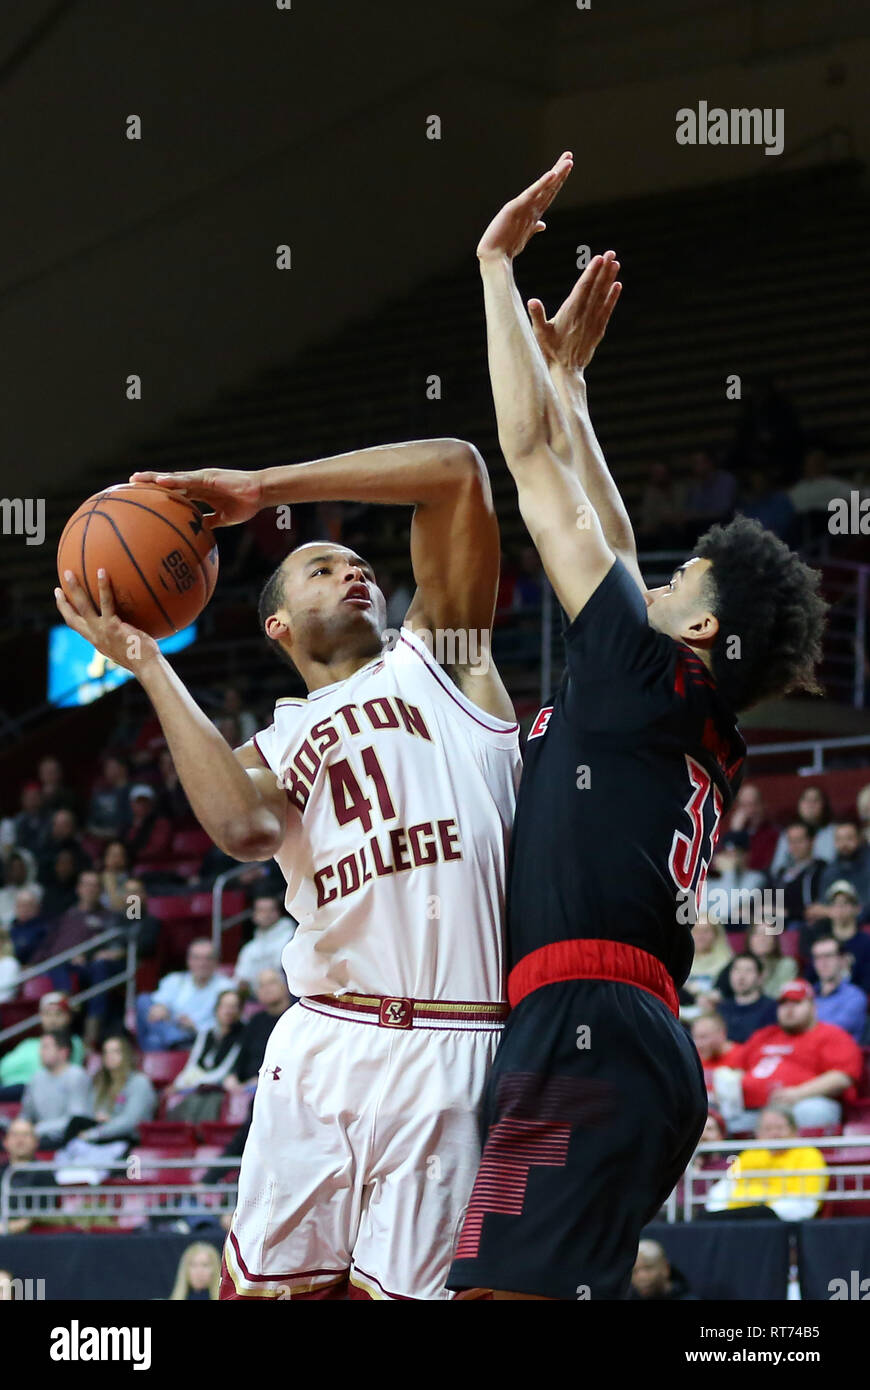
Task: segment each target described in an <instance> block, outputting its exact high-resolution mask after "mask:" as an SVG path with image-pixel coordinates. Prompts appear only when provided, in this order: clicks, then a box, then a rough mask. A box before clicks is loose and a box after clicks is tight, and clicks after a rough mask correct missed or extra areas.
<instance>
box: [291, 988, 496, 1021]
mask: <svg viewBox="0 0 870 1390" xmlns="http://www.w3.org/2000/svg"><path fill="white" fill-rule="evenodd" d="M299 1002H300V1004H308V1003H309V1002H310V1003H312V1004H328V1005H329V1006H330V1007H331V1008H334V1009H341V1010H347V1011H348V1012H350V1013H355V1014H365V1015H366V1016H367V1018H366V1020H362V1019H360V1020H359V1022H363V1021H368V1019H369V1018H370V1019H371V1022H372V1023H377V1024H379V1025H380V1026H381V1027H382V1028H410V1027H411V1024H412V1022H414V1021H415V1020H417V1019H418V1018H419V1019H423V1018H432V1019H440V1020H442V1021H445V1022H448V1023H488V1024H490V1025H494V1024H500V1023H504V1021H505V1019H506V1018H507V1016H508V1014H509V1013H510V1009H509V1008H508V1005H507V1004H501V1003H498V1002H496V1001H493V1002H492V1003H484V1002H481V1001H480V1000H476V999H408V998H400V997H398V996H396V995H359V994H308V995H305V997H304V998H302V999H300V1001H299ZM390 1005H397V1006H399V1007H398V1008H395V1009H392V1010H390V1008H389V1006H390ZM417 1026H418V1027H419V1026H421V1025H419V1024H418V1025H417ZM422 1026H425V1025H422Z"/></svg>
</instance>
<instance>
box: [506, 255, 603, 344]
mask: <svg viewBox="0 0 870 1390" xmlns="http://www.w3.org/2000/svg"><path fill="white" fill-rule="evenodd" d="M618 272H619V261H618V260H617V259H616V252H615V251H605V253H604V255H603V256H593V257H592V260H591V261H590V262H589V264H588V265H587V267H586V269H585V270H584V272H583V274H582V275H581V276H580V279H579V280H578V281H577V283H576V285H575V286H574V288H573V290H572V291H571V293H570V294H569V295H568V298H567V299H566V300H565V302H564V304H562V305H560V307H559V308H558V309H557V310H556V313H555V314H554V315H553V317H552V318H551V319H548V318H547V315H546V311H545V309H544V306H543V304H542V303H541V301H540V299H530V300H529V304H528V309H529V317H530V318H531V321H532V329H533V331H534V334H535V337H536V339H537V341H538V346H539V347H540V349H541V351H542V353H543V354H544V357H545V358H546V360H547V362H548V363H554V364H556V365H558V366H560V367H565V368H566V369H568V370H569V371H582V370H583V368H584V367H588V365H589V363H590V362H591V361H592V358H593V355H594V353H595V349H596V348H597V346H598V344H599V343H600V342H601V339H602V338H603V337H604V333H605V330H606V328H607V325H608V323H609V322H610V315H611V314H612V313H613V310H614V308H615V307H616V301H617V300H618V298H619V296H620V293H621V292H622V285H621V284H620V282H619V281H618V280H617V278H616V276H617V274H618Z"/></svg>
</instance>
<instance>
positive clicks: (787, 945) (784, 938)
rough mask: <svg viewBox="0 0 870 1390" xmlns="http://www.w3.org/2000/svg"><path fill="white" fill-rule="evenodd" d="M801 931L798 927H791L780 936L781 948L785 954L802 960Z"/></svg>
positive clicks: (793, 958)
mask: <svg viewBox="0 0 870 1390" xmlns="http://www.w3.org/2000/svg"><path fill="white" fill-rule="evenodd" d="M799 941H800V932H799V931H798V930H797V928H796V927H789V929H788V931H784V932H783V933H782V935H781V936H780V938H779V949H780V950H781V951H782V954H783V955H784V956H790V957H791V959H792V960H800V945H799Z"/></svg>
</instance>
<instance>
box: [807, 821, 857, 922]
mask: <svg viewBox="0 0 870 1390" xmlns="http://www.w3.org/2000/svg"><path fill="white" fill-rule="evenodd" d="M834 845H835V847H836V850H837V854H836V858H835V859H832V860H831V863H830V864H829V865H828V867H827V868H826V869H825V870H824V872H823V874H822V878H821V883H820V885H819V892H820V893H821V895H822V902H821V904H815V907H816V908H820V909H821V910H820V911H816V912H815V913H813V914H812V915H809V916H808V920H809V921H812V920H814V918H815V919H816V920H818V918H819V917H824V916H825V915H826V914H825V911H824V905H825V903H826V901H827V895H828V893H829V892H830V890H831V886H832V884H834V883H837V882H839V881H840V880H841V879H845V880H846V882H847V883H851V885H852V887H853V889H854V890H855V892H856V893H857V894H858V901H859V902H860V903H862V904H863V905H864V906H865V907H868V906H870V845H868V844H867V842H866V840H865V839H864V831H863V828H862V826H861V822H860V821H859V820H855V818H854V817H853V816H844V817H843V818H842V819H841V820H838V821H837V823H836V825H835V826H834Z"/></svg>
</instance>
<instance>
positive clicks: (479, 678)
mask: <svg viewBox="0 0 870 1390" xmlns="http://www.w3.org/2000/svg"><path fill="white" fill-rule="evenodd" d="M131 481H133V482H140V481H142V482H145V481H147V482H156V483H158V484H160V485H162V486H164V487H167V488H170V489H172V490H176V491H181V492H182V493H183V494H184V495H185V496H188V497H191V498H193V499H195V500H197V501H202V502H206V503H207V504H208V505H209V506H211V507H213V508H214V513H215V514H214V516H213V517H211V518H210V519H209V520H210V524H211V525H213V526H221V525H230V524H232V523H234V522H238V521H246V520H248V518H249V517H251V516H253V515H254V513H255V512H257V511H259V510H260V509H261V508H263V507H274V506H279V505H281V504H289V505H291V506H292V505H294V504H297V503H304V502H315V501H318V502H330V501H345V502H369V503H381V504H386V505H393V506H395V505H405V506H412V507H413V508H414V515H413V518H412V521H411V565H412V568H413V572H414V579H415V581H416V584H417V591H416V593H415V595H414V598H413V601H412V603H411V607H410V609H409V610H408V615H407V618H406V622H407V623H408V625H409V626H410V627H414V628H418V629H419V628H425V629H427V630H428V631H430V632H432V633H433V634H437V632H439V631H442V632H444V631H450V632H457V631H458V632H460V633H464V634H470V633H472V632H473V633H475V634H476V635H477V636H478V637H479V638H481V639H483V640H485V643H486V647H487V651H488V639H489V634H490V632H491V630H492V621H493V614H494V611H495V598H496V592H497V589H498V574H499V533H498V522H497V519H496V515H495V509H494V507H493V502H492V493H491V490H490V485H489V477H488V475H487V471H486V466H485V464H484V462H483V459H482V458H481V456H480V454H479V453H478V451H477V450H476V449H475V448H474V446H473V445H471V444H467V443H464V442H463V441H462V440H458V439H428V440H420V441H415V442H412V443H407V444H390V445H384V446H381V447H376V448H371V449H359V450H355V451H354V452H352V453H348V454H339V455H336V456H335V457H332V458H323V459H315V460H314V461H312V462H310V463H297V464H286V465H280V466H278V467H274V468H265V469H262V470H261V471H259V472H251V473H244V472H240V471H238V472H237V471H233V470H224V469H204V470H203V471H201V472H196V473H171V474H162V473H134V474H133V477H132V479H131ZM481 645H482V642H480V641H479V642H473V643H469V644H468V645H467V647H466V652H467V653H468V654H469V655H473V656H474V661H473V662H464V661H462V660H461V659H459V658H460V657H461V655H462V650H461V645H459V644H457V643H455V642H453V643H452V651H453V653H454V655H456V656H457V660H456V661H451V662H450V669H451V674H452V675H453V677H454V679H456V681H457V683H458V684H459V685H460V686H461V687H462V688H463V689H464V690H465V692H466V693H467V694H468V695H469V696H470V697H471V698H472V699H474V700H475V702H476V703H477V704H479V705H480V706H481V707H482V708H484V709H487V710H489V712H490V713H492V714H495V715H497V716H499V717H501V718H504V719H513V717H514V715H513V706H512V704H511V702H510V700H509V698H508V696H507V694H506V692H505V691H504V687H503V686H502V684H501V681H500V680H499V678H498V674H497V672H496V671H495V668H494V667H493V666H492V665H491V663H490V662H489V661H488V660H487V662H486V663H483V664H481V663H480V661H479V653H480V648H481ZM435 654H436V655H438V648H437V644H436V649H435Z"/></svg>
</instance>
